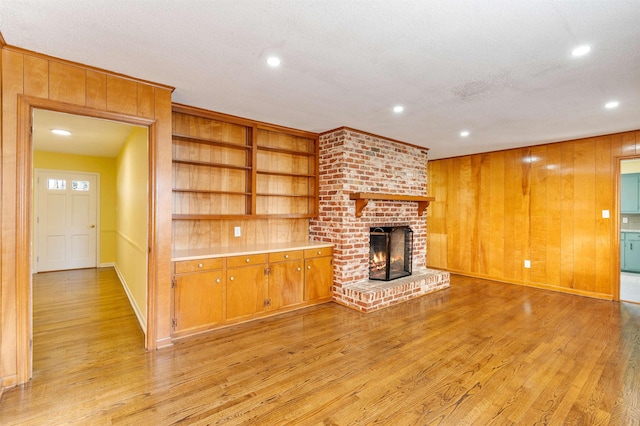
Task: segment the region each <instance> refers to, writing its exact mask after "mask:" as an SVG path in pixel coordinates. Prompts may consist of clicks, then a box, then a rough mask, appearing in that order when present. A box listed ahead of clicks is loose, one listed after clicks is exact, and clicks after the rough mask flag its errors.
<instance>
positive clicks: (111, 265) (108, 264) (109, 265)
mask: <svg viewBox="0 0 640 426" xmlns="http://www.w3.org/2000/svg"><path fill="white" fill-rule="evenodd" d="M115 267H116V263H115V262H105V263H101V264H100V265H98V268H115Z"/></svg>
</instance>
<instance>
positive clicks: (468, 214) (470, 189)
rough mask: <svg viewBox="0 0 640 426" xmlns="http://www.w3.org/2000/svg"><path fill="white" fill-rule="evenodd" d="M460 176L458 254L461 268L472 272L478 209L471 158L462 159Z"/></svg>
mask: <svg viewBox="0 0 640 426" xmlns="http://www.w3.org/2000/svg"><path fill="white" fill-rule="evenodd" d="M459 170H460V176H459V178H458V191H459V193H460V198H459V201H458V209H459V211H460V213H461V214H460V216H459V218H460V219H459V220H460V227H459V229H460V237H459V243H458V252H459V255H458V256H459V258H460V268H461V269H462V270H465V271H472V269H471V265H472V258H473V257H475V256H476V252H475V250H476V246H474V245H473V242H474V237H475V235H476V232H475V229H474V228H475V227H474V225H475V223H476V219H475V218H476V213H477V211H476V209H475V205H474V204H473V201H474V200H473V194H474V182H473V174H472V173H471V157H469V156H467V157H462V158H460V161H459Z"/></svg>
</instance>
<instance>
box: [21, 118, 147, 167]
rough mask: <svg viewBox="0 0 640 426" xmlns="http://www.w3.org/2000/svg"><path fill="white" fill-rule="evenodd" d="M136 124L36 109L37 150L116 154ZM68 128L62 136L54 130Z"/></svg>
mask: <svg viewBox="0 0 640 426" xmlns="http://www.w3.org/2000/svg"><path fill="white" fill-rule="evenodd" d="M134 127H135V126H132V125H130V124H124V123H118V122H114V121H109V120H100V119H97V118H90V117H83V116H79V115H70V114H64V113H61V112H54V111H46V110H39V109H36V110H34V112H33V149H34V150H36V151H48V152H63V153H67V154H75V155H88V156H92V157H116V156H117V155H118V153H119V152H120V150H121V149H122V146H123V145H124V143H125V142H126V140H127V138H128V137H129V135H130V134H131V131H132V130H133V129H134ZM53 129H59V130H67V131H70V132H71V135H70V136H60V135H56V134H53V133H51V130H53Z"/></svg>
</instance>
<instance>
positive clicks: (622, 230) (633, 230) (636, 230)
mask: <svg viewBox="0 0 640 426" xmlns="http://www.w3.org/2000/svg"><path fill="white" fill-rule="evenodd" d="M620 232H640V229H621V230H620Z"/></svg>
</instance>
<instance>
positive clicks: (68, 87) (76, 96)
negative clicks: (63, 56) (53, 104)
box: [49, 61, 86, 105]
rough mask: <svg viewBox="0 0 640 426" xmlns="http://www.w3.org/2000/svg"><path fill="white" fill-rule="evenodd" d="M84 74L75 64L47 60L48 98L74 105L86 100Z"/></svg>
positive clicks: (83, 102) (82, 103) (81, 103)
mask: <svg viewBox="0 0 640 426" xmlns="http://www.w3.org/2000/svg"><path fill="white" fill-rule="evenodd" d="M85 77H86V74H85V70H84V69H83V68H80V67H78V66H75V65H70V64H64V63H60V62H56V61H49V99H50V100H52V101H58V102H65V103H68V104H74V105H84V104H85V101H86V80H85Z"/></svg>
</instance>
